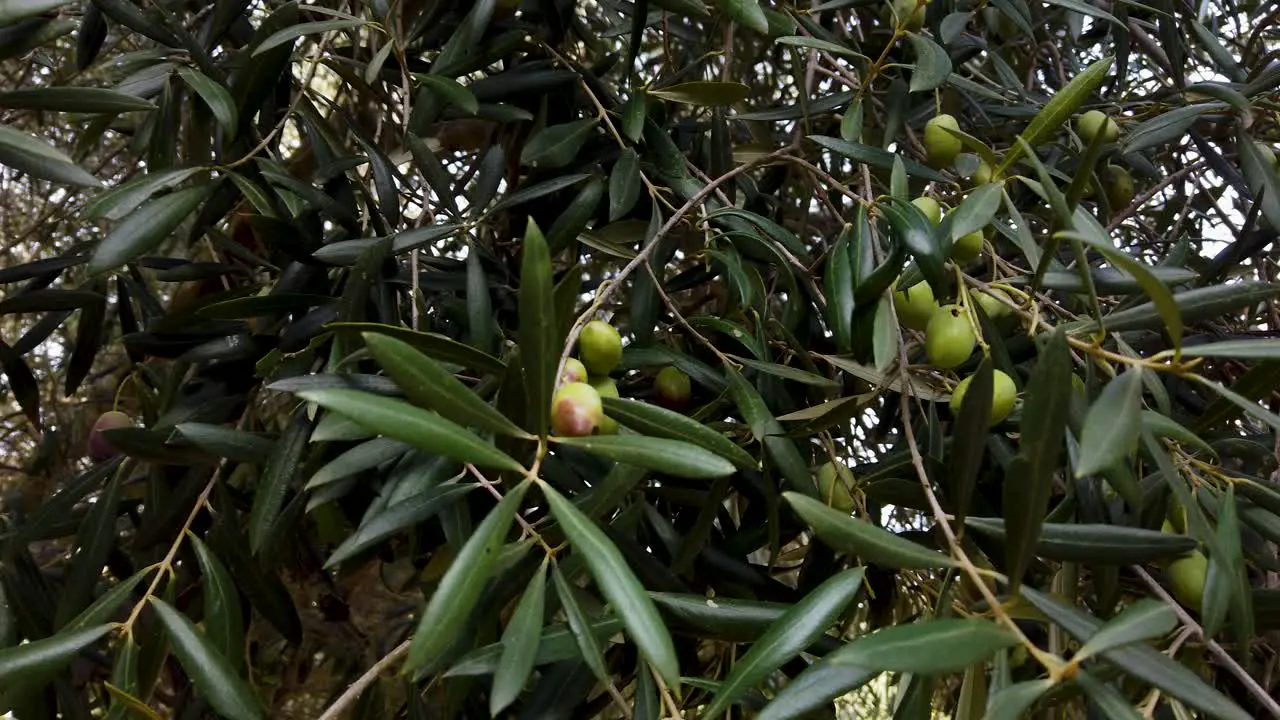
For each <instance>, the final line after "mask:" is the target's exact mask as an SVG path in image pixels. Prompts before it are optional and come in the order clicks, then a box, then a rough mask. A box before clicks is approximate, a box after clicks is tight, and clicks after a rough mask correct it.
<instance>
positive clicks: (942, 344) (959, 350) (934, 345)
mask: <svg viewBox="0 0 1280 720" xmlns="http://www.w3.org/2000/svg"><path fill="white" fill-rule="evenodd" d="M976 342H977V338H976V337H974V334H973V328H972V327H971V326H970V325H969V318H968V316H967V315H966V313H965V311H964V308H961V307H960V306H959V305H943V306H942V307H940V308H938V309H937V310H936V311H934V313H933V315H932V316H931V317H930V318H929V324H928V325H927V326H925V330H924V352H925V354H926V355H927V356H928V357H929V362H930V363H933V366H934V367H936V368H938V369H940V370H947V369H950V368H953V367H956V366H957V365H960V364H961V363H963V362H964V361H965V360H968V359H969V356H970V355H972V354H973V346H974V344H975V343H976Z"/></svg>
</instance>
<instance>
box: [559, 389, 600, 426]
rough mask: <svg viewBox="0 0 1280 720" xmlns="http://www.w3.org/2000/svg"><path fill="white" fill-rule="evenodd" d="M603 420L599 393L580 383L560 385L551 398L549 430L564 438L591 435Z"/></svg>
mask: <svg viewBox="0 0 1280 720" xmlns="http://www.w3.org/2000/svg"><path fill="white" fill-rule="evenodd" d="M602 420H604V406H603V404H602V403H601V402H600V393H599V392H598V391H597V390H596V389H595V388H593V387H591V386H590V385H588V384H586V383H581V382H575V383H567V384H565V385H561V386H560V389H559V390H556V394H555V395H554V396H552V398H551V430H552V431H553V432H555V434H556V435H561V436H564V437H583V436H586V435H591V434H592V433H594V432H595V431H596V430H597V429H598V428H599V427H600V423H601V421H602Z"/></svg>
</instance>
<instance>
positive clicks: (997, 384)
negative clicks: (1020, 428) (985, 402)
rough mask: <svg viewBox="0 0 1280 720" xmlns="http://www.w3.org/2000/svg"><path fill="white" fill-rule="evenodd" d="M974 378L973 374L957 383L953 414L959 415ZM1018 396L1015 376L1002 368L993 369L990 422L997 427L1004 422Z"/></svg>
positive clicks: (953, 396)
mask: <svg viewBox="0 0 1280 720" xmlns="http://www.w3.org/2000/svg"><path fill="white" fill-rule="evenodd" d="M972 380H973V376H972V375H970V376H969V377H967V378H965V379H963V380H961V381H960V384H959V385H956V389H955V390H954V391H953V392H952V393H951V414H952V415H954V416H956V417H959V416H960V409H961V408H962V407H964V395H965V393H966V392H968V390H969V383H970V382H971V381H972ZM1017 397H1018V388H1017V387H1015V386H1014V384H1013V378H1010V377H1009V376H1008V375H1006V374H1005V373H1004V372H1002V371H1000V370H993V371H992V373H991V419H990V422H989V424H990V425H991V427H995V426H996V425H999V424H1000V423H1002V422H1004V419H1005V418H1007V417H1009V413H1011V412H1013V403H1014V401H1015V400H1016V399H1017Z"/></svg>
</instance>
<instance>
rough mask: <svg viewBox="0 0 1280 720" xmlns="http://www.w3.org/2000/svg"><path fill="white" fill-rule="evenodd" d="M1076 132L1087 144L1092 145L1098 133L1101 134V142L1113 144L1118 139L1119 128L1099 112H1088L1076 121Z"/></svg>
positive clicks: (1113, 121) (1114, 122) (1104, 114)
mask: <svg viewBox="0 0 1280 720" xmlns="http://www.w3.org/2000/svg"><path fill="white" fill-rule="evenodd" d="M1076 132H1078V133H1080V139H1081V140H1084V141H1085V143H1087V144H1093V139H1094V137H1096V136H1097V135H1098V134H1099V133H1101V134H1102V142H1104V143H1113V142H1115V141H1116V139H1117V138H1119V137H1120V126H1119V125H1116V121H1115V120H1112V119H1111V118H1110V117H1107V114H1106V113H1104V112H1102V111H1101V110H1090V111H1089V112H1087V113H1085V114H1083V115H1081V116H1080V117H1079V119H1077V120H1076Z"/></svg>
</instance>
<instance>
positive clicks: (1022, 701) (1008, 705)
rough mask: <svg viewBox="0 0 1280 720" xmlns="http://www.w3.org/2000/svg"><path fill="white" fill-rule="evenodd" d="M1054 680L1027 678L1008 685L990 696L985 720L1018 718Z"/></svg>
mask: <svg viewBox="0 0 1280 720" xmlns="http://www.w3.org/2000/svg"><path fill="white" fill-rule="evenodd" d="M1053 686H1054V681H1053V680H1050V679H1048V678H1044V679H1043V680H1027V681H1025V682H1020V683H1015V684H1013V685H1010V686H1008V687H1006V688H1004V689H1002V690H1000V691H999V692H997V693H995V694H994V695H992V696H991V702H990V704H989V705H988V706H987V720H1019V718H1022V717H1024V715H1025V713H1026V711H1027V708H1029V707H1031V706H1032V704H1034V703H1035V701H1036V700H1039V699H1040V697H1041V696H1042V695H1044V694H1045V693H1046V692H1048V690H1049V688H1051V687H1053Z"/></svg>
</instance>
